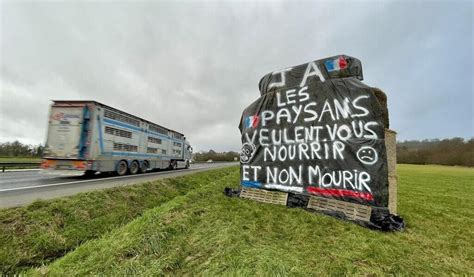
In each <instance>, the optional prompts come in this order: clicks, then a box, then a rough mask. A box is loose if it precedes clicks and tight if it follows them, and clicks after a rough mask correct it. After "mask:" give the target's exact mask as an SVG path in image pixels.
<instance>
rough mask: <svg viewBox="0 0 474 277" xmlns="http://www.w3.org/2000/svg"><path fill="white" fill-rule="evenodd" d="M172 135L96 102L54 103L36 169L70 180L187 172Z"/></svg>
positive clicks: (184, 147)
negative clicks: (158, 171) (112, 174)
mask: <svg viewBox="0 0 474 277" xmlns="http://www.w3.org/2000/svg"><path fill="white" fill-rule="evenodd" d="M191 154H192V147H191V145H190V144H189V142H188V141H187V140H186V138H185V136H184V135H183V134H182V133H180V132H177V131H174V130H171V129H168V128H165V127H163V126H161V125H158V124H156V123H153V122H150V121H148V120H145V119H142V118H140V117H137V116H134V115H131V114H129V113H126V112H123V111H121V110H118V109H115V108H112V107H110V106H107V105H104V104H101V103H99V102H96V101H80V100H79V101H78V100H72V101H69V100H53V103H52V105H51V109H50V113H49V124H48V131H47V138H46V143H45V150H44V154H43V161H42V163H41V168H42V169H43V170H47V171H56V172H59V171H62V172H67V173H73V174H74V175H79V174H86V175H92V174H95V173H98V172H116V173H117V174H118V175H125V174H137V173H144V172H147V171H149V170H153V169H166V168H168V169H177V168H189V165H190V160H191Z"/></svg>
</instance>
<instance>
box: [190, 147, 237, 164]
mask: <svg viewBox="0 0 474 277" xmlns="http://www.w3.org/2000/svg"><path fill="white" fill-rule="evenodd" d="M239 159H240V155H239V153H237V152H233V151H229V152H220V153H219V152H216V151H214V150H212V149H211V150H209V151H208V152H199V153H194V154H193V160H195V161H198V162H205V161H209V160H212V161H222V162H223V161H226V162H230V161H235V160H237V161H238V160H239Z"/></svg>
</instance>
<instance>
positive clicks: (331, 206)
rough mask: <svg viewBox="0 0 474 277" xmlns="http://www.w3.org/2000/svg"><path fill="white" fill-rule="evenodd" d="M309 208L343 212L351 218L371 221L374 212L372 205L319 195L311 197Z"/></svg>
mask: <svg viewBox="0 0 474 277" xmlns="http://www.w3.org/2000/svg"><path fill="white" fill-rule="evenodd" d="M308 208H310V209H314V210H318V211H333V212H341V213H343V214H344V215H345V216H346V217H347V218H348V219H350V220H362V221H370V214H371V212H372V208H371V207H370V206H365V205H360V204H354V203H350V202H345V201H341V200H336V199H331V198H324V197H317V196H311V197H310V199H309V202H308Z"/></svg>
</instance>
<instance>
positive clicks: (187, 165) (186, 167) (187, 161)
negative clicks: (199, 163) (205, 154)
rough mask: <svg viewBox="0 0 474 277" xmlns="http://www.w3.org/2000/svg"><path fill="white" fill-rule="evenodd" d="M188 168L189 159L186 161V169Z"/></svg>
mask: <svg viewBox="0 0 474 277" xmlns="http://www.w3.org/2000/svg"><path fill="white" fill-rule="evenodd" d="M188 168H189V161H186V169H188Z"/></svg>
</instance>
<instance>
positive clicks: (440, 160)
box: [397, 138, 474, 166]
mask: <svg viewBox="0 0 474 277" xmlns="http://www.w3.org/2000/svg"><path fill="white" fill-rule="evenodd" d="M397 162H398V163H407V164H441V165H461V166H474V138H471V139H469V140H464V139H463V138H452V139H443V140H440V139H432V140H421V141H420V140H407V141H402V142H397Z"/></svg>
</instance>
